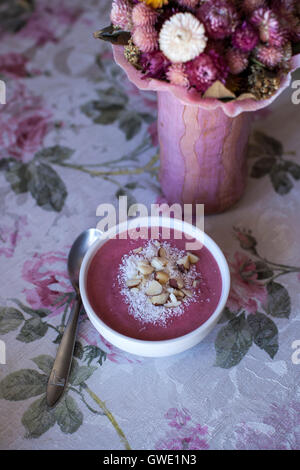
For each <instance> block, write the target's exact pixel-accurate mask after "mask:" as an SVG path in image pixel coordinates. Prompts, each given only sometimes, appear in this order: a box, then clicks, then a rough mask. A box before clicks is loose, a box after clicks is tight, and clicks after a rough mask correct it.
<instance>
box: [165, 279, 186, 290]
mask: <svg viewBox="0 0 300 470" xmlns="http://www.w3.org/2000/svg"><path fill="white" fill-rule="evenodd" d="M169 285H170V286H171V287H174V289H182V288H183V286H184V283H183V281H182V280H181V279H174V278H172V279H170V280H169Z"/></svg>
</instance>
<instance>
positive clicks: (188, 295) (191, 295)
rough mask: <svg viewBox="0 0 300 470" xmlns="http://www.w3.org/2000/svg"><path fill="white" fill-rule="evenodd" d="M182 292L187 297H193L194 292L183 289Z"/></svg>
mask: <svg viewBox="0 0 300 470" xmlns="http://www.w3.org/2000/svg"><path fill="white" fill-rule="evenodd" d="M182 292H183V293H184V295H186V296H187V297H193V296H194V295H193V292H192V291H191V290H189V289H182Z"/></svg>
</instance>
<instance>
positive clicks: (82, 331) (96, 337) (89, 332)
mask: <svg viewBox="0 0 300 470" xmlns="http://www.w3.org/2000/svg"><path fill="white" fill-rule="evenodd" d="M78 336H79V338H81V339H83V340H84V341H85V342H86V343H87V344H89V345H92V346H98V348H100V349H102V351H104V352H105V353H106V357H107V359H109V360H110V361H112V362H115V363H116V364H126V363H127V364H128V363H129V364H136V363H140V362H141V359H139V358H138V357H137V356H133V355H129V354H126V353H125V352H123V351H121V349H118V348H116V347H115V346H113V345H112V344H110V343H109V342H108V341H106V339H105V338H103V337H102V336H101V335H100V334H99V333H98V331H97V330H96V329H95V328H94V327H93V325H92V324H91V323H90V321H89V320H88V319H87V318H86V319H85V320H84V321H82V322H81V324H80V328H79V331H78Z"/></svg>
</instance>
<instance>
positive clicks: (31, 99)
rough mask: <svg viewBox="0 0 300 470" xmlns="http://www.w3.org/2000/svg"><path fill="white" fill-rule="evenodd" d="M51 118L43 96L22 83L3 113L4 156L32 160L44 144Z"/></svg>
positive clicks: (1, 142)
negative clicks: (30, 90) (34, 93)
mask: <svg viewBox="0 0 300 470" xmlns="http://www.w3.org/2000/svg"><path fill="white" fill-rule="evenodd" d="M50 118H51V113H50V111H48V110H47V109H46V108H45V106H44V103H43V99H42V97H40V96H36V95H33V94H31V93H30V92H29V91H28V90H26V88H25V87H24V85H22V84H21V83H19V82H18V83H17V85H16V87H15V90H14V92H13V96H11V97H9V99H8V104H6V105H4V106H3V111H2V113H1V114H0V127H1V130H2V132H1V135H0V147H1V157H2V158H3V157H14V158H16V159H18V160H22V161H23V162H27V161H29V160H31V159H32V158H33V156H34V153H35V152H36V151H37V150H39V149H40V148H41V147H42V145H43V141H44V137H45V135H46V133H47V131H48V128H49V124H50Z"/></svg>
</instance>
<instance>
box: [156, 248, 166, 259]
mask: <svg viewBox="0 0 300 470" xmlns="http://www.w3.org/2000/svg"><path fill="white" fill-rule="evenodd" d="M158 256H159V257H160V258H166V257H167V252H166V250H165V249H164V248H163V247H162V246H161V247H160V249H159V250H158Z"/></svg>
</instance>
